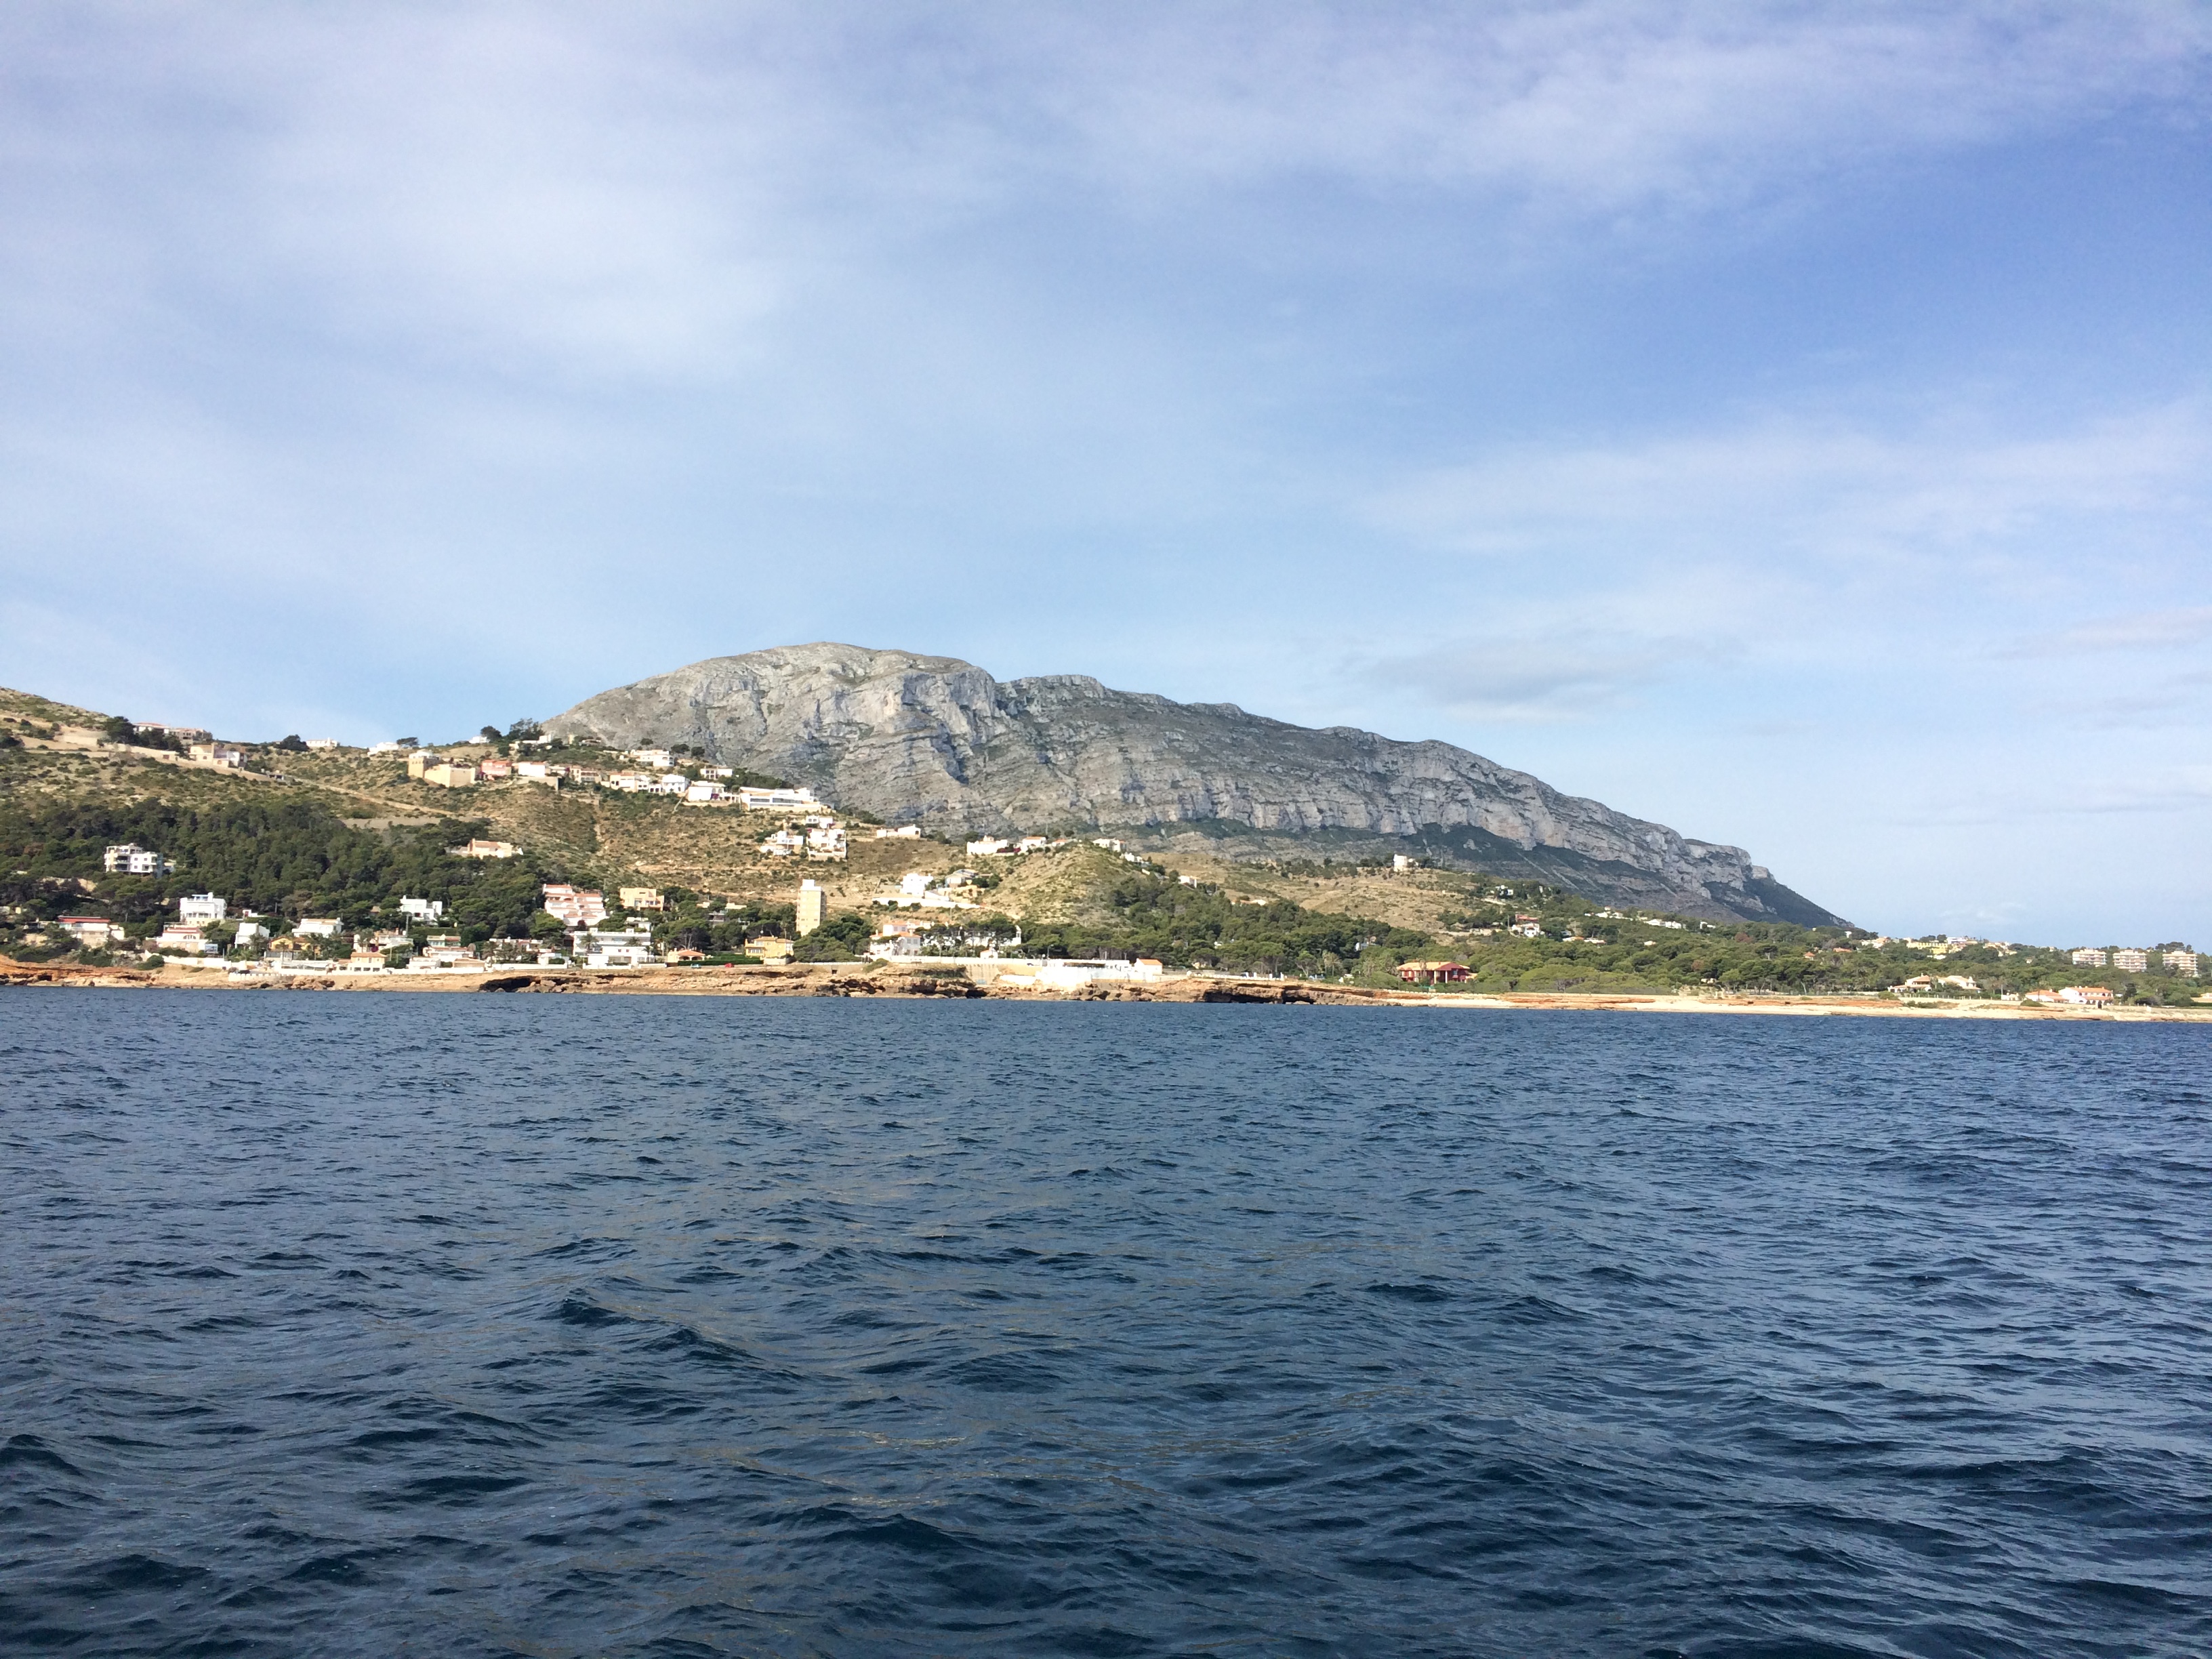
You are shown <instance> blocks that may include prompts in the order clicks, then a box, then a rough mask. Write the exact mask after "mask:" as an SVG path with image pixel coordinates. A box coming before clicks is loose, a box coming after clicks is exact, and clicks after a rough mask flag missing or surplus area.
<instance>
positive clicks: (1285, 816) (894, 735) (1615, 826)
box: [546, 644, 1838, 926]
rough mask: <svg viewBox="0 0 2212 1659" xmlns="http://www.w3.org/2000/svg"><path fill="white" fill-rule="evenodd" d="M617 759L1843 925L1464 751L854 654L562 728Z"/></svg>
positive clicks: (1729, 850) (939, 820)
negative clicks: (650, 756)
mask: <svg viewBox="0 0 2212 1659" xmlns="http://www.w3.org/2000/svg"><path fill="white" fill-rule="evenodd" d="M546 730H547V731H548V732H549V733H551V734H553V735H556V736H567V737H582V736H590V737H596V738H600V739H602V740H604V741H605V742H607V743H609V744H614V745H616V746H617V747H621V748H633V747H638V746H641V745H644V744H671V743H684V744H697V745H698V746H699V747H701V748H702V749H703V750H705V751H706V752H707V754H708V755H709V756H711V757H714V759H715V760H716V761H718V762H720V763H723V764H726V765H734V766H744V767H747V768H750V769H753V770H755V771H759V772H766V773H770V774H773V775H778V776H782V777H787V778H789V779H792V780H793V781H797V782H803V783H806V784H810V785H811V786H813V787H814V788H815V789H816V791H817V793H820V794H821V795H822V796H823V798H824V799H828V800H831V801H835V802H836V803H837V804H838V805H841V806H842V807H844V808H846V809H847V810H848V811H866V812H868V813H871V814H873V815H874V816H876V817H881V818H883V819H884V820H886V821H889V822H893V823H899V822H917V823H921V824H923V825H925V826H926V827H928V828H931V829H948V830H950V829H962V830H969V831H976V830H1007V829H1036V830H1042V829H1059V828H1081V829H1114V830H1116V831H1117V832H1120V833H1121V834H1124V835H1137V836H1142V837H1144V838H1145V839H1146V843H1147V844H1148V845H1161V844H1164V845H1166V846H1168V847H1173V846H1176V845H1179V844H1180V845H1195V844H1197V843H1199V842H1204V843H1205V844H1206V847H1207V848H1208V850H1210V851H1212V852H1215V853H1217V854H1224V853H1225V854H1230V855H1231V856H1237V855H1245V856H1254V857H1260V856H1282V855H1285V854H1289V855H1292V856H1308V857H1318V856H1322V854H1324V853H1327V854H1332V855H1334V856H1339V857H1346V856H1358V855H1359V854H1362V853H1364V852H1367V851H1388V852H1419V853H1422V854H1425V855H1427V856H1430V857H1432V858H1435V859H1437V860H1438V861H1439V862H1445V863H1449V864H1454V865H1459V866H1465V867H1468V868H1480V869H1483V870H1488V871H1492V872H1497V873H1498V874H1501V875H1507V876H1520V877H1522V878H1538V879H1542V880H1547V881H1551V882H1554V883H1556V884H1559V885H1562V886H1569V887H1572V888H1574V889H1576V890H1577V891H1580V892H1583V893H1585V894H1587V895H1589V896H1591V897H1593V898H1598V899H1604V900H1607V901H1608V902H1614V903H1624V904H1635V905H1644V906H1651V907H1658V908H1668V909H1673V910H1677V911H1680V912H1682V913H1685V914H1686V915H1705V916H1711V917H1715V918H1731V917H1733V918H1744V919H1759V920H1772V921H1796V922H1800V923H1804V924H1808V925H1815V926H1817V925H1822V924H1826V923H1832V922H1835V921H1838V918H1837V917H1835V916H1833V915H1831V914H1830V913H1829V912H1827V911H1826V910H1823V909H1822V908H1820V906H1818V905H1816V904H1814V903H1813V902H1811V901H1809V900H1808V899H1806V898H1803V897H1802V896H1800V895H1798V894H1796V893H1794V892H1792V891H1791V890H1790V889H1788V888H1787V887H1784V886H1783V885H1782V884H1780V883H1778V882H1777V881H1775V880H1774V879H1773V878H1772V877H1771V876H1770V875H1769V874H1768V872H1766V870H1765V869H1764V868H1763V867H1762V866H1759V865H1755V864H1753V862H1752V861H1751V860H1750V858H1749V856H1748V855H1747V854H1745V853H1744V851H1743V850H1742V849H1741V848H1735V847H1722V846H1717V845H1716V844H1714V843H1713V842H1702V841H1692V840H1690V839H1688V838H1687V837H1686V836H1680V835H1678V834H1677V833H1676V832H1675V831H1674V830H1672V829H1668V828H1667V827H1666V826H1665V825H1663V824H1657V823H1646V822H1645V821H1644V820H1643V819H1640V818H1632V817H1627V816H1626V814H1624V813H1620V812H1616V811H1613V809H1612V808H1611V807H1608V806H1606V805H1601V804H1600V803H1599V802H1597V801H1594V800H1584V799H1579V798H1577V797H1575V796H1571V795H1564V794H1561V793H1559V791H1558V790H1556V789H1553V788H1552V787H1550V786H1548V785H1547V784H1546V783H1544V782H1542V781H1541V780H1539V779H1536V778H1534V777H1531V776H1530V775H1528V774H1527V773H1525V772H1516V771H1513V770H1511V769H1509V768H1506V767H1503V766H1500V765H1498V764H1497V763H1495V762H1493V761H1488V760H1485V759H1484V758H1483V757H1481V756H1480V755H1475V754H1471V753H1469V752H1468V750H1464V749H1458V748H1455V747H1454V746H1453V745H1451V744H1448V743H1434V742H1426V743H1400V742H1395V741H1394V740H1392V739H1391V738H1383V737H1377V736H1376V734H1375V733H1373V732H1361V731H1357V730H1354V729H1353V728H1352V727H1350V726H1330V727H1328V728H1326V729H1324V730H1320V731H1316V730H1312V729H1310V728H1308V727H1305V726H1291V725H1288V724H1286V723H1285V722H1284V721H1281V720H1268V719H1266V718H1265V717H1263V716H1261V715H1258V714H1246V713H1245V712H1244V711H1243V709H1241V708H1237V707H1236V706H1235V705H1234V704H1233V703H1179V702H1170V700H1169V699H1167V698H1165V697H1162V696H1153V695H1151V694H1149V693H1146V692H1139V691H1115V690H1109V689H1108V688H1107V687H1105V686H1103V685H1102V684H1099V683H1098V682H1097V680H1094V679H1091V678H1088V677H1087V676H1085V675H1079V674H1054V675H1046V676H1042V677H1040V678H1033V679H1019V680H1007V681H1005V682H1000V681H999V680H995V679H994V678H992V677H991V676H990V675H989V674H987V673H986V672H985V671H983V670H982V669H981V668H978V667H976V666H975V665H974V664H973V663H966V662H962V661H959V660H958V659H956V658H951V657H924V656H917V655H915V654H913V653H909V652H904V651H872V650H867V649H865V648H863V647H857V646H848V645H826V644H824V645H801V646H792V647H785V648H781V649H777V650H771V651H754V652H750V653H746V654H745V655H743V656H737V657H715V658H712V659H708V661H705V662H700V663H694V664H692V665H690V667H688V668H679V669H678V670H676V671H674V672H672V673H667V674H656V675H654V676H653V678H650V679H643V680H640V681H638V682H637V683H636V684H634V685H625V686H621V687H618V688H617V689H616V690H611V691H603V692H601V693H600V694H599V696H595V697H588V698H586V700H585V701H584V702H580V703H578V704H577V705H576V706H575V707H574V708H571V709H570V710H568V713H566V714H562V715H560V716H559V717H558V718H556V719H555V720H549V721H547V722H546Z"/></svg>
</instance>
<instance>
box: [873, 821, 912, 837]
mask: <svg viewBox="0 0 2212 1659" xmlns="http://www.w3.org/2000/svg"><path fill="white" fill-rule="evenodd" d="M876 839H877V840H878V841H920V840H921V825H920V824H918V823H902V824H901V825H899V827H898V828H897V829H885V828H884V827H883V826H882V825H880V824H879V825H878V826H877V829H876Z"/></svg>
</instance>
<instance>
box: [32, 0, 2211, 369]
mask: <svg viewBox="0 0 2212 1659" xmlns="http://www.w3.org/2000/svg"><path fill="white" fill-rule="evenodd" d="M2209 56H2212V14H2208V13H2206V12H2204V11H2203V10H2202V9H2198V8H2196V7H2193V6H2189V5H2185V4H2166V3H2155V0H2149V3H2136V4H2109V5H2101V6H2087V7H2085V6H2068V5H2057V4H2042V5H2036V4H2023V3H2008V4H2002V5H1999V4H1993V3H1961V4H1954V5H1950V6H1927V5H1901V4H1888V5H1885V4H1873V3H1856V4H1832V5H1820V4H1813V5H1807V4H1786V5H1785V4H1771V5H1767V6H1764V7H1758V6H1753V7H1742V6H1716V5H1705V4H1698V3H1684V0H1592V3H1583V4H1567V5H1561V4H1556V3H1521V4H1510V5H1503V6H1492V7H1483V8H1463V7H1452V6H1445V5H1437V4H1431V3H1406V4H1400V5H1395V6H1389V7H1375V6H1365V5H1351V4H1324V3H1304V4H1297V3H1272V4H1265V5H1261V4H1228V5H1217V6H1212V7H1209V8H1205V9H1191V8H1188V7H1186V6H1181V5H1166V4H1138V5H1131V6H1123V7H1116V8H1114V9H1110V10H1100V9H1095V8H1085V7H1077V6H1072V5H1069V6H1047V5H1039V6H1029V7H1023V8H1018V9H994V8H969V9H933V8H921V7H913V8H907V9H900V8H896V7H885V6H880V5H858V4H848V5H843V6H838V5H829V6H823V5H819V4H814V5H805V6H801V5H797V4H761V5H754V6H750V7H746V8H741V9H710V8H704V7H702V6H699V5H696V4H690V3H659V4H654V3H640V4H635V5H630V6H625V7H623V8H619V9H613V8H606V7H601V6H596V5H586V4H580V3H571V4H565V5H563V4H548V5H540V6H520V5H513V4H507V3H480V4H475V5H461V6H438V5H429V4H415V5H404V4H403V5H392V6H381V7H376V8H371V9H355V10H346V9H336V10H333V9H307V10H301V9H296V8H290V7H283V6H255V5H251V4H246V5H236V6H226V7H218V8H211V9H192V8H178V9H156V10H153V11H149V10H148V9H144V8H141V7H137V6H122V5H109V6H105V7H102V6H98V5H93V6H86V5H69V6H63V5H59V4H39V3H29V4H25V5H21V6H17V7H15V8H11V9H9V16H8V18H7V20H6V21H0V64H4V65H5V66H6V67H4V68H0V110H4V111H5V113H0V153H4V154H5V155H7V157H8V158H9V161H10V164H11V165H10V168H9V172H10V174H11V176H12V178H13V179H14V183H13V184H12V185H9V186H8V187H7V194H6V197H5V198H4V203H0V205H4V207H5V209H6V210H7V213H8V216H9V220H10V221H11V222H12V223H13V225H14V226H15V231H16V234H15V236H14V237H13V238H12V239H11V240H12V241H13V247H12V250H11V251H10V257H11V260H12V262H13V264H15V270H14V272H13V278H14V280H13V281H12V283H11V287H13V288H14V289H15V299H14V301H12V303H13V304H15V306H16V307H19V309H20V308H21V307H31V306H39V307H43V308H45V309H46V311H47V312H49V313H53V314H48V315H46V316H44V317H43V318H42V319H40V323H41V325H42V326H46V327H48V328H51V327H52V326H54V325H55V322H56V316H57V315H63V316H65V315H66V314H67V313H69V312H70V310H71V308H72V307H73V306H76V307H82V306H84V305H88V304H89V305H94V306H97V305H99V304H100V303H102V301H103V299H105V301H106V302H107V303H110V304H116V305H125V306H135V307H137V308H138V309H140V310H141V311H142V312H143V313H145V319H144V320H145V322H146V325H148V326H149V327H158V326H160V325H161V321H162V320H163V319H166V318H168V317H170V316H173V314H174V309H173V308H175V307H190V305H191V303H192V299H193V292H192V291H193V290H197V291H198V292H200V293H202V294H216V295H225V296H228V299H229V300H230V301H232V302H234V303H236V304H240V305H245V306H250V307H265V308H270V309H274V310H278V311H283V310H289V309H296V308H297V307H300V306H301V305H302V304H303V303H304V304H305V305H307V306H308V307H312V308H313V309H314V310H316V311H317V312H319V326H320V327H322V328H324V329H326V330H329V331H333V332H334V333H335V334H336V335H337V337H358V338H361V339H362V340H363V341H365V342H367V343H373V344H376V345H378V346H380V349H387V350H388V349H391V345H392V342H393V341H394V340H406V341H410V342H413V343H415V344H416V349H419V350H421V351H422V352H423V353H424V354H425V356H426V358H427V359H428V362H426V365H425V366H426V367H428V368H433V369H435V368H436V367H438V366H439V365H440V364H441V362H442V363H444V364H447V365H452V364H460V363H469V364H475V363H479V362H481V363H486V364H489V365H490V366H492V367H494V368H498V369H500V370H501V371H503V372H506V373H508V374H521V373H528V374H551V375H556V376H558V375H563V374H574V375H581V376H586V377H599V376H606V375H616V376H622V375H638V376H643V377H647V378H648V379H652V380H678V381H681V380H696V379H699V378H702V377H703V378H708V379H713V378H717V377H720V376H724V375H726V374H730V373H732V372H733V371H734V370H735V369H736V368H738V367H740V366H742V365H744V363H746V362H749V361H750V354H751V353H752V352H753V351H754V350H756V349H757V348H758V347H759V345H760V344H761V343H762V342H763V340H764V339H767V338H770V337H772V336H773V332H774V329H775V325H776V323H777V322H778V320H779V319H780V318H781V316H782V315H783V313H784V312H785V310H786V308H787V307H788V305H789V304H790V303H791V302H792V301H793V296H794V295H800V294H806V293H814V292H818V291H819V290H820V289H821V288H822V286H823V283H825V282H829V281H833V280H835V276H836V273H838V272H840V271H844V272H851V271H855V270H862V269H878V268H881V267H882V266H884V264H885V263H886V262H890V264H894V265H895V264H896V262H898V261H900V260H901V259H902V258H905V257H907V256H908V253H909V252H910V251H911V248H912V246H914V244H915V240H916V239H926V238H928V237H931V236H935V235H943V234H963V233H966V232H969V231H971V230H972V229H973V228H975V227H976V226H978V225H980V224H982V223H984V222H988V221H990V220H993V219H994V218H997V217H1002V216H1008V215H1015V214H1020V213H1024V212H1033V211H1038V210H1042V209H1044V208H1045V207H1047V206H1048V205H1050V204H1060V203H1062V202H1063V201H1064V200H1065V199H1066V197H1069V196H1070V194H1071V193H1074V194H1076V195H1079V196H1096V197H1099V198H1101V199H1103V200H1105V201H1109V202H1113V203H1115V204H1118V206H1119V208H1120V210H1125V211H1131V212H1134V213H1137V214H1139V215H1146V214H1151V213H1153V212H1155V211H1157V210H1159V208H1160V207H1161V206H1162V205H1163V204H1167V205H1170V207H1171V208H1172V210H1174V211H1178V212H1180V211H1187V210H1188V208H1189V205H1190V204H1191V202H1192V200H1193V199H1194V197H1200V196H1208V195H1218V194H1219V193H1220V192H1222V191H1243V190H1248V189H1255V188H1261V189H1270V188H1274V187H1276V186H1278V185H1285V184H1291V185H1295V184H1297V183H1299V182H1301V181H1306V180H1310V179H1316V178H1318V179H1334V180H1338V181H1342V182H1344V183H1346V184H1348V185H1352V186H1353V187H1355V188H1358V189H1362V190H1367V191H1382V192H1387V193H1391V194H1402V193H1404V192H1407V191H1413V192H1423V191H1428V192H1435V191H1442V192H1446V193H1448V194H1449V195H1452V196H1456V197H1469V196H1470V193H1471V195H1472V197H1473V198H1476V199H1479V200H1480V201H1482V202H1485V203H1487V204H1489V205H1490V206H1491V207H1492V208H1506V209H1511V210H1517V211H1519V212H1521V213H1522V215H1523V216H1524V228H1525V223H1526V222H1535V223H1544V222H1557V221H1559V220H1560V219H1561V218H1563V217H1564V218H1565V219H1568V220H1592V221H1594V222H1599V223H1601V224H1605V225H1608V226H1610V225H1614V224H1617V223H1618V222H1620V221H1621V219H1622V216H1627V217H1628V218H1630V219H1633V218H1635V217H1637V216H1641V215H1645V214H1648V213H1651V212H1657V213H1659V214H1661V215H1662V216H1673V215H1678V214H1680V213H1683V212H1691V213H1697V212H1700V211H1703V210H1706V209H1710V208H1712V207H1715V206H1721V205H1728V204H1738V203H1741V201H1742V200H1744V199H1745V198H1746V197H1747V196H1752V195H1756V194H1758V193H1759V192H1762V191H1771V190H1774V189H1777V188H1782V189H1785V190H1786V189H1788V188H1790V187H1791V186H1792V185H1793V182H1796V183H1802V182H1807V181H1810V180H1814V179H1820V178H1823V177H1825V176H1826V175H1828V174H1829V173H1832V172H1833V171H1834V170H1835V169H1836V168H1838V167H1850V166H1854V165H1857V164H1858V163H1859V162H1861V161H1864V160H1867V159H1869V158H1874V157H1879V156H1886V155H1898V154H1905V153H1913V152H1917V151H1922V150H1926V149H1931V148H1933V149H1944V148H1949V147H1954V146H1957V145H1960V144H1971V143H1981V142H1985V141H1988V140H1990V139H1993V138H1996V137H2001V136H2003V135H2006V134H2009V133H2014V132H2017V131H2021V130H2023V129H2032V128H2036V127H2039V126H2042V125H2047V124H2049V123H2051V122H2052V121H2055V120H2059V119H2066V118H2079V117H2081V116H2082V115H2084V114H2085V113H2093V112H2097V111H2099V110H2101V109H2103V108H2106V107H2109V106H2112V105H2113V104H2114V103H2116V102H2118V101H2119V100H2143V99H2146V98H2150V99H2155V98H2159V97H2162V96H2165V95H2166V94H2170V93H2172V92H2173V91H2174V90H2175V89H2177V88H2181V87H2184V86H2186V85H2188V84H2190V83H2191V77H2192V76H2194V75H2195V74H2197V73H2198V72H2199V71H2201V70H2202V68H2203V65H2204V64H2205V62H2206V61H2207V59H2208V57H2209ZM1515 204H1517V208H1516V206H1515ZM1526 216H1533V218H1527V217H1526Z"/></svg>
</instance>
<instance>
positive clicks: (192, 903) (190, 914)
mask: <svg viewBox="0 0 2212 1659" xmlns="http://www.w3.org/2000/svg"><path fill="white" fill-rule="evenodd" d="M229 913H230V902H229V901H228V900H227V899H221V898H217V897H216V896H215V895H214V894H213V893H187V894H185V896H184V897H182V898H180V899H179V900H178V901H177V920H178V921H179V922H181V923H198V924H201V925H204V924H206V923H208V922H210V921H222V919H223V917H224V916H226V915H228V914H229Z"/></svg>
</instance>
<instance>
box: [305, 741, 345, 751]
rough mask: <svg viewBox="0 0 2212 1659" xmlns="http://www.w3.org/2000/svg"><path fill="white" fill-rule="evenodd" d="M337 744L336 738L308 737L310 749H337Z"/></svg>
mask: <svg viewBox="0 0 2212 1659" xmlns="http://www.w3.org/2000/svg"><path fill="white" fill-rule="evenodd" d="M337 746H338V740H337V738H308V739H307V747H308V748H310V749H335V748H337Z"/></svg>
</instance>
